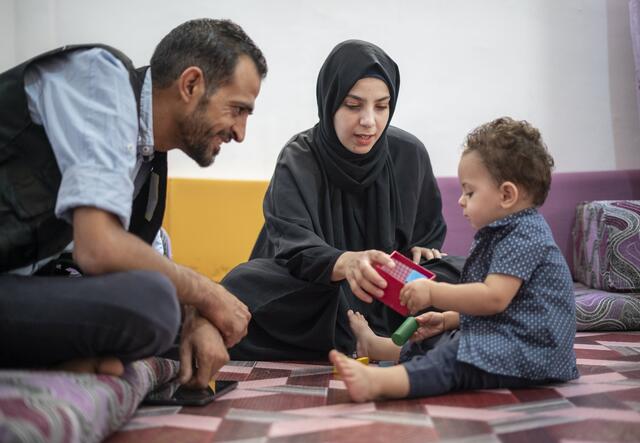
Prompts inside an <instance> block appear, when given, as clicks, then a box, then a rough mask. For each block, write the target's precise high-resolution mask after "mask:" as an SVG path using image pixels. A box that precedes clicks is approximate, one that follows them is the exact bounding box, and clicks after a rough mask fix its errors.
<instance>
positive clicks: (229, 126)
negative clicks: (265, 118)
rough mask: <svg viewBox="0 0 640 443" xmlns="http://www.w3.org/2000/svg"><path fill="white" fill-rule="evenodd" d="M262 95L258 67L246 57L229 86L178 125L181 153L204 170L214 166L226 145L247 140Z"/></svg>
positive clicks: (204, 102) (240, 59)
mask: <svg viewBox="0 0 640 443" xmlns="http://www.w3.org/2000/svg"><path fill="white" fill-rule="evenodd" d="M259 92H260V75H259V74H258V71H257V70H256V67H255V64H254V63H253V60H251V58H249V57H248V56H246V55H242V56H240V57H239V58H238V63H237V65H236V68H235V71H234V73H233V76H232V78H231V80H230V81H229V83H227V84H226V85H224V86H221V87H219V88H218V89H216V90H215V91H214V93H213V94H212V95H211V96H209V97H206V96H203V97H202V98H201V99H200V101H199V102H198V104H197V106H196V108H195V109H194V110H193V111H192V112H191V113H190V114H188V115H186V116H185V117H184V118H183V119H182V120H181V121H179V122H178V130H179V136H180V147H181V149H182V150H183V151H184V152H185V153H186V154H187V155H188V156H189V157H191V158H192V159H194V160H195V161H196V162H197V163H198V164H199V165H200V166H203V167H204V166H209V165H211V164H212V163H213V161H214V159H215V156H216V155H218V153H219V152H220V146H221V145H222V144H223V143H227V142H229V141H231V140H235V141H237V142H238V143H240V142H242V140H244V135H245V130H246V126H247V117H248V116H249V114H251V112H252V111H253V107H254V103H255V99H256V97H257V96H258V93H259Z"/></svg>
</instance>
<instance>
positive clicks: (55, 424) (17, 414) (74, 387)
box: [0, 358, 178, 443]
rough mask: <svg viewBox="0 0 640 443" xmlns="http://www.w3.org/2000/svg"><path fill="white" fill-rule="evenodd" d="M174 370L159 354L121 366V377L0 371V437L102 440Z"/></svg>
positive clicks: (46, 439) (174, 364) (73, 440)
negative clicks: (122, 372) (123, 367)
mask: <svg viewBox="0 0 640 443" xmlns="http://www.w3.org/2000/svg"><path fill="white" fill-rule="evenodd" d="M177 372H178V363H177V362H175V361H173V360H166V359H159V358H151V359H148V360H140V361H137V362H134V363H132V364H130V365H127V366H126V367H125V373H124V375H123V376H122V377H111V376H106V375H93V374H73V373H68V372H54V371H16V370H8V371H4V370H3V371H0V441H3V442H5V441H12V442H13V441H24V442H37V441H47V442H83V443H85V442H89V443H90V442H99V441H102V440H103V439H104V438H105V437H106V436H107V435H109V434H111V433H112V432H114V431H116V430H117V429H119V428H120V427H121V426H122V425H123V424H124V423H126V422H127V421H128V420H129V419H130V418H131V416H132V415H133V414H134V412H135V411H136V409H137V407H138V404H139V403H140V402H141V401H142V399H143V398H144V396H145V395H146V394H147V392H149V391H150V390H152V389H153V388H155V387H156V386H158V385H159V384H162V383H165V382H167V381H169V380H170V379H172V378H174V377H175V376H176V374H177Z"/></svg>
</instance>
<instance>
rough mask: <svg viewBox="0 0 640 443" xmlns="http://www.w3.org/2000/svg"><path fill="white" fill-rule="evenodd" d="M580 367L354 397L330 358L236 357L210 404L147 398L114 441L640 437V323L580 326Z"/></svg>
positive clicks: (465, 442) (466, 442) (564, 442)
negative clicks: (560, 376) (515, 382)
mask: <svg viewBox="0 0 640 443" xmlns="http://www.w3.org/2000/svg"><path fill="white" fill-rule="evenodd" d="M575 351H576V355H577V358H578V369H579V371H580V374H581V377H580V378H579V379H577V380H574V381H572V382H569V383H563V384H559V385H554V386H541V387H535V388H530V389H512V390H510V389H497V390H479V391H466V392H454V393H450V394H446V395H441V396H437V397H428V398H422V399H414V400H400V401H381V402H370V403H364V404H355V403H351V402H350V401H349V397H348V395H347V393H346V391H345V387H344V383H342V381H341V380H339V379H338V378H337V376H335V375H334V374H333V373H332V368H331V367H330V366H329V365H328V364H326V363H320V364H304V363H285V362H230V363H229V364H228V365H226V366H225V367H224V368H223V369H222V371H221V372H220V374H219V379H221V380H237V381H239V382H240V383H239V386H238V389H236V390H234V391H232V392H230V393H229V394H227V395H226V396H223V397H221V398H220V399H218V400H217V401H215V402H213V403H211V404H209V405H207V406H203V407H183V408H180V407H142V408H140V409H139V410H138V412H137V414H136V415H135V416H134V418H133V419H132V420H131V421H130V422H129V423H128V424H127V425H126V426H125V427H124V428H123V429H121V430H120V431H118V432H117V433H115V434H113V435H112V436H111V437H110V438H108V439H107V440H106V441H107V442H108V443H129V442H143V443H145V442H151V441H159V442H174V441H176V442H213V441H215V442H233V443H287V442H299V441H303V442H307V441H309V442H367V443H375V442H436V441H439V442H447V443H485V442H486V443H496V442H502V443H516V442H518V443H521V442H522V443H529V442H531V443H545V442H558V443H592V442H640V332H615V333H578V334H577V335H576V344H575Z"/></svg>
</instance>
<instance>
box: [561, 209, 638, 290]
mask: <svg viewBox="0 0 640 443" xmlns="http://www.w3.org/2000/svg"><path fill="white" fill-rule="evenodd" d="M573 264H574V270H573V271H574V278H575V279H576V280H577V281H579V282H581V283H583V284H585V285H587V286H589V287H592V288H595V289H602V290H605V291H613V292H640V201H637V200H635V201H632V200H627V201H624V200H621V201H593V202H584V203H581V204H579V205H578V207H577V208H576V222H575V225H574V230H573Z"/></svg>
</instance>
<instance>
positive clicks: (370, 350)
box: [347, 309, 400, 361]
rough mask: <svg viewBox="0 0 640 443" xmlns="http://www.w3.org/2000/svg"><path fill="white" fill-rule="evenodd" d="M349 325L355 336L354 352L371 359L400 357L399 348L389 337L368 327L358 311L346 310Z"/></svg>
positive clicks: (395, 358) (394, 358)
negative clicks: (382, 335) (380, 334)
mask: <svg viewBox="0 0 640 443" xmlns="http://www.w3.org/2000/svg"><path fill="white" fill-rule="evenodd" d="M347 316H348V317H349V326H350V327H351V331H352V332H353V335H355V336H356V354H357V356H358V357H369V358H370V359H372V360H393V361H396V360H398V358H400V348H399V347H398V346H396V345H395V344H393V342H392V341H391V339H390V338H388V337H380V336H378V335H376V334H375V332H373V330H372V329H371V328H370V327H369V323H368V322H367V319H366V318H364V315H362V314H360V313H359V312H353V311H352V310H351V309H349V310H348V311H347Z"/></svg>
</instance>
